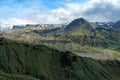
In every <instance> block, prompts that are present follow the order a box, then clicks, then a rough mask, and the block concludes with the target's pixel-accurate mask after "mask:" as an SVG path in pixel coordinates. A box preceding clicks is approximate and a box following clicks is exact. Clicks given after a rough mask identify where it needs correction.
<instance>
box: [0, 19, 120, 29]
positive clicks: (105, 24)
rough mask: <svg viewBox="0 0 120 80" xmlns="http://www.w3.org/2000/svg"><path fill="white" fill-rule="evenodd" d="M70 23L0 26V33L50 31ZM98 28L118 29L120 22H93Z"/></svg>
mask: <svg viewBox="0 0 120 80" xmlns="http://www.w3.org/2000/svg"><path fill="white" fill-rule="evenodd" d="M69 23H70V22H68V23H63V24H26V25H25V24H24V25H13V26H12V25H9V24H7V25H5V24H1V25H0V31H6V30H9V29H20V28H25V27H30V26H32V27H35V28H38V27H39V28H41V29H50V28H55V27H66V26H67V25H68V24H69ZM91 24H93V25H94V26H96V27H106V28H116V26H117V27H118V25H119V24H120V21H118V22H91Z"/></svg>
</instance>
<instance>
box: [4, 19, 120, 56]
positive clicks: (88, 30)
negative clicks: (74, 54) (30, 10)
mask: <svg viewBox="0 0 120 80" xmlns="http://www.w3.org/2000/svg"><path fill="white" fill-rule="evenodd" d="M98 25H99V26H98ZM103 25H110V26H109V27H108V26H107V27H103ZM111 25H113V26H115V27H114V28H113V27H111ZM119 27H120V26H119V22H117V23H115V24H113V23H112V22H110V23H102V24H101V23H98V22H97V23H94V24H93V23H91V22H89V21H88V20H86V19H84V18H78V19H75V20H73V21H72V22H70V23H69V24H54V25H53V24H43V25H41V24H38V25H25V26H19V25H17V26H14V27H13V29H12V30H8V31H6V32H3V34H2V35H3V37H6V38H10V39H13V40H22V41H28V42H30V43H34V44H44V45H47V46H52V47H55V48H58V49H61V50H71V51H78V52H84V53H103V52H104V50H99V49H100V48H103V49H109V50H110V51H111V50H112V51H111V53H116V55H111V56H112V57H116V56H120V54H118V53H119V50H120V29H119ZM96 48H98V50H97V49H96Z"/></svg>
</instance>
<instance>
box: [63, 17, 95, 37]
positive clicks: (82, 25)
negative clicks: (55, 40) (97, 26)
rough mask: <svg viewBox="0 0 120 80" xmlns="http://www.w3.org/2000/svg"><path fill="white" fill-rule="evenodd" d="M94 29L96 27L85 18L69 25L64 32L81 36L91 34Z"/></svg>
mask: <svg viewBox="0 0 120 80" xmlns="http://www.w3.org/2000/svg"><path fill="white" fill-rule="evenodd" d="M92 29H94V26H93V25H92V24H91V23H90V22H88V21H87V20H85V19H84V18H78V19H75V20H73V21H72V22H71V23H69V24H68V25H67V26H66V27H65V30H64V32H65V33H73V34H78V35H81V34H89V33H90V31H91V30H92Z"/></svg>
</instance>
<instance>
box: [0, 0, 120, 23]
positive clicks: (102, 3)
mask: <svg viewBox="0 0 120 80" xmlns="http://www.w3.org/2000/svg"><path fill="white" fill-rule="evenodd" d="M36 1H37V0H36ZM25 4H27V5H29V6H30V5H31V6H32V7H30V8H29V7H25ZM48 4H52V5H55V6H56V5H57V7H55V6H54V7H52V8H50V9H47V8H45V7H50V5H49V6H46V5H44V7H43V6H39V7H38V6H37V5H39V4H38V3H37V2H34V3H32V2H26V3H24V4H19V3H17V4H16V5H17V6H18V9H15V7H16V5H14V6H12V7H9V6H0V10H1V11H2V10H3V9H4V8H5V9H7V8H8V7H9V10H11V11H8V12H11V15H10V16H9V17H8V18H4V19H2V18H1V19H0V23H1V24H30V23H31V24H37V23H38V24H41V23H46V24H47V23H48V24H50V23H64V22H68V21H71V20H72V19H75V18H78V17H83V18H86V19H88V20H90V21H117V20H120V16H119V14H120V1H119V0H86V1H84V2H78V1H76V2H72V1H71V0H67V1H66V2H65V3H64V2H59V3H56V4H55V2H54V1H53V3H52V2H50V3H48ZM34 5H35V7H33V6H34ZM41 5H42V0H41ZM3 7H4V8H3ZM14 10H16V11H14ZM12 11H13V12H12ZM3 12H5V11H4V10H3ZM6 12H7V11H6ZM12 13H13V14H14V15H13V14H12ZM3 14H4V13H3Z"/></svg>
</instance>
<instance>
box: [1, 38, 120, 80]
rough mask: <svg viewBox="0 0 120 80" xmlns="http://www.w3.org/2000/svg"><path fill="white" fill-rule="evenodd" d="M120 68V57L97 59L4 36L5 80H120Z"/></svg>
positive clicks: (2, 40)
mask: <svg viewBox="0 0 120 80" xmlns="http://www.w3.org/2000/svg"><path fill="white" fill-rule="evenodd" d="M119 70H120V61H116V60H113V61H97V60H93V59H90V58H83V57H78V56H76V55H74V54H72V53H70V52H68V51H66V52H62V51H58V50H56V49H53V48H49V47H46V46H44V45H34V44H28V43H24V42H14V41H11V40H7V39H4V38H0V79H2V80H120V76H119V75H120V72H119Z"/></svg>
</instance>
